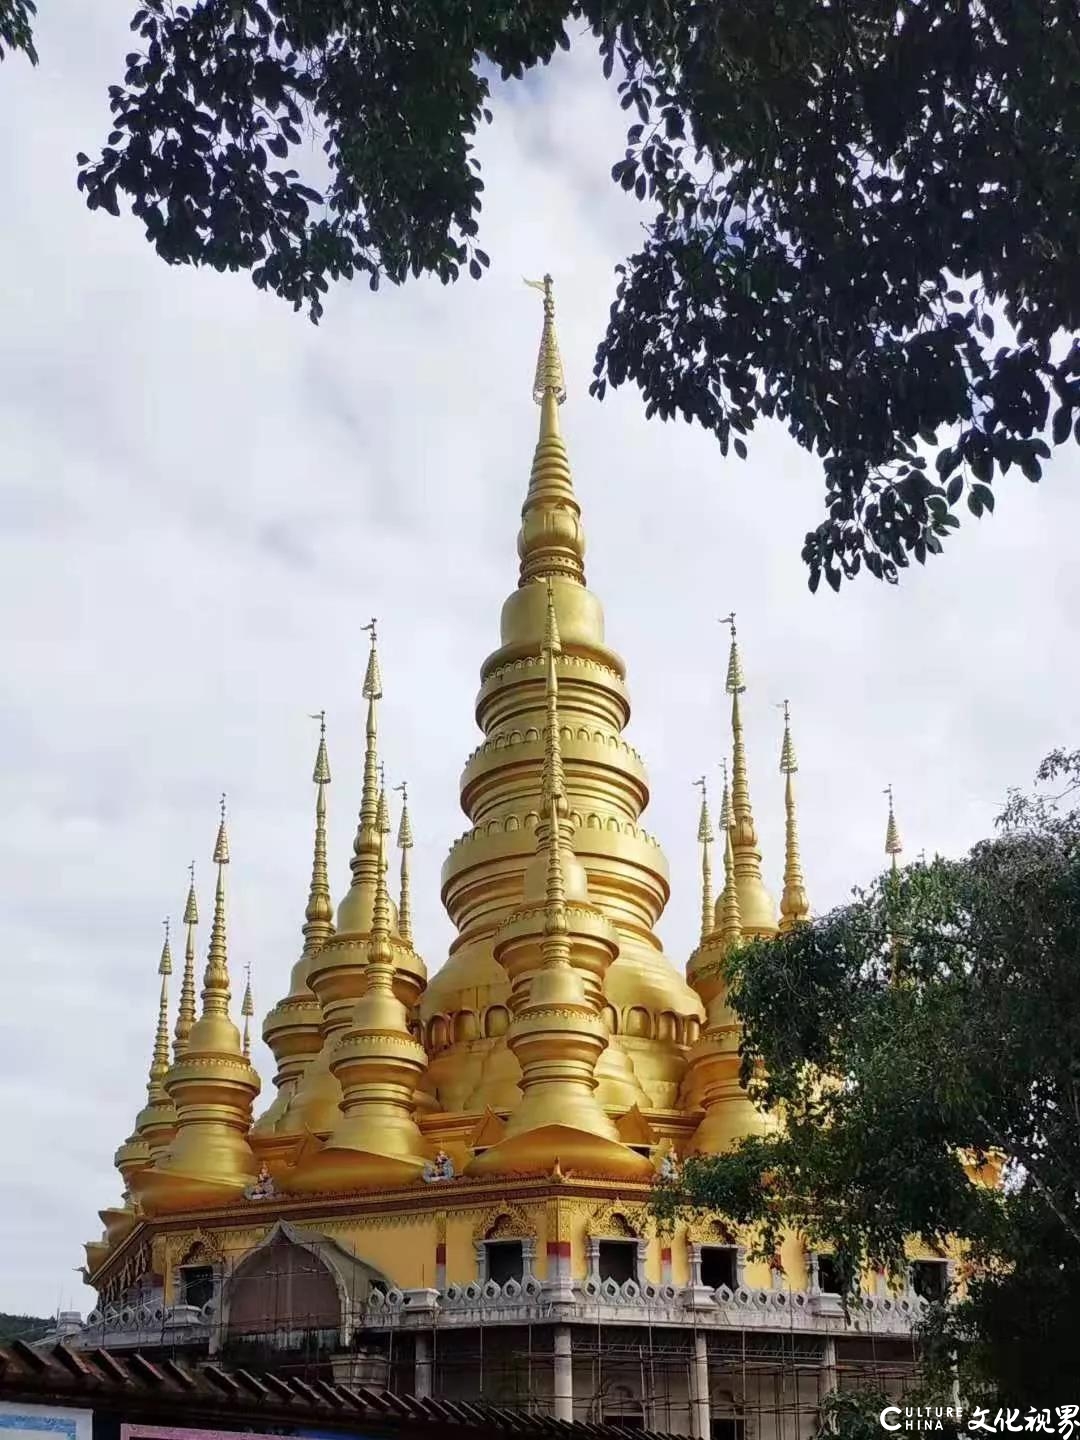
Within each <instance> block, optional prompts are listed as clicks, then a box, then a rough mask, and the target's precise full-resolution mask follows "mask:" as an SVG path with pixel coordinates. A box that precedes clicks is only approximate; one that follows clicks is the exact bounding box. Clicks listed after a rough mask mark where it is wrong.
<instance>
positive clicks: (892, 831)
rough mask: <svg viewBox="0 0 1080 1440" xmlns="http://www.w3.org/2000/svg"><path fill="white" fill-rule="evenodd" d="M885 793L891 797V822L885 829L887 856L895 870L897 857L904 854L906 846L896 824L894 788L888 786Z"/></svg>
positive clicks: (889, 821)
mask: <svg viewBox="0 0 1080 1440" xmlns="http://www.w3.org/2000/svg"><path fill="white" fill-rule="evenodd" d="M884 793H885V794H886V795H887V796H888V797H889V820H888V824H887V825H886V827H885V854H886V855H888V856H889V859H890V861H891V862H892V868H893V869H894V870H895V869H896V865H897V861H896V857H897V856H898V855H899V854H900V853H901V852H902V850H903V848H904V846H903V843H902V842H901V839H900V827H899V825H897V823H896V812H895V810H894V809H893V788H892V786H891V785H886V786H885V790H884Z"/></svg>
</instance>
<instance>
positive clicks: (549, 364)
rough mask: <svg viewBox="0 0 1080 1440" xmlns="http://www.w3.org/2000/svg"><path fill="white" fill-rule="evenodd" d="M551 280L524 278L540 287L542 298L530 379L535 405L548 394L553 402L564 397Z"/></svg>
mask: <svg viewBox="0 0 1080 1440" xmlns="http://www.w3.org/2000/svg"><path fill="white" fill-rule="evenodd" d="M554 283H555V282H554V281H553V280H552V278H551V276H550V275H545V276H544V278H543V280H526V281H525V284H526V285H529V286H531V287H532V288H533V289H534V290H539V291H540V292H541V293H542V294H543V297H544V328H543V331H542V332H541V335H540V353H539V355H538V356H537V357H536V375H535V377H534V379H533V399H534V400H535V401H536V403H537V405H542V404H543V403H544V396H545V395H547V394H549V393H550V394H551V395H553V396H554V397H555V401H556V404H559V405H561V404H562V403H563V401H564V400H565V399H566V376H565V375H564V373H563V364H562V356H561V355H560V354H559V339H558V336H557V335H556V334H555V296H554V294H553V293H552V291H553V286H554Z"/></svg>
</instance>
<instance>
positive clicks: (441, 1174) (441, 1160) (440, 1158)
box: [424, 1150, 454, 1184]
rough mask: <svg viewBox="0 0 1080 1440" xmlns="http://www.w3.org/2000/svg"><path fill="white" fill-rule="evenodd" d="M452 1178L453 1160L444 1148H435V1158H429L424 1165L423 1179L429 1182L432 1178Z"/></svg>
mask: <svg viewBox="0 0 1080 1440" xmlns="http://www.w3.org/2000/svg"><path fill="white" fill-rule="evenodd" d="M453 1178H454V1162H453V1161H452V1160H451V1159H450V1156H449V1155H447V1153H446V1151H445V1150H437V1151H436V1152H435V1159H434V1160H429V1161H428V1162H427V1164H426V1165H425V1166H424V1179H425V1180H426V1181H427V1182H428V1184H430V1183H431V1182H432V1181H433V1180H452V1179H453Z"/></svg>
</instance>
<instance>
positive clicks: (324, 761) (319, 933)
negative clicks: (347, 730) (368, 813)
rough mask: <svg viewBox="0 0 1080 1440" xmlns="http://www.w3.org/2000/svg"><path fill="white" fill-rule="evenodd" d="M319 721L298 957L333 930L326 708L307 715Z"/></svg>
mask: <svg viewBox="0 0 1080 1440" xmlns="http://www.w3.org/2000/svg"><path fill="white" fill-rule="evenodd" d="M309 718H310V719H312V720H318V722H319V748H318V750H317V751H316V754H315V768H314V770H313V771H312V773H311V779H312V781H313V783H314V784H315V785H316V786H317V787H318V788H317V789H316V792H315V847H314V855H313V858H312V862H311V889H310V890H309V891H308V902H307V908H306V909H305V911H304V924H303V926H302V927H301V930H302V934H303V936H304V948H303V951H302V952H301V960H310V959H311V957H312V956H313V955H316V954H318V952H319V951H320V950H321V949H322V947H323V946H324V945H325V944H326V942H327V940H329V939H330V936H331V935H332V934H333V933H334V910H333V905H332V903H331V900H330V876H329V874H328V871H327V865H326V787H327V785H329V784H330V760H329V758H328V756H327V753H326V711H325V710H320V711H319V713H318V714H317V715H312V716H310V717H309Z"/></svg>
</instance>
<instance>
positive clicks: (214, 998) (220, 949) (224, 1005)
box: [202, 794, 230, 1017]
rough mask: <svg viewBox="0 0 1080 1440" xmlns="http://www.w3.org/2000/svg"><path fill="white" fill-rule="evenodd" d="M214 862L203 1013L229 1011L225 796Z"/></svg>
mask: <svg viewBox="0 0 1080 1440" xmlns="http://www.w3.org/2000/svg"><path fill="white" fill-rule="evenodd" d="M212 858H213V861H214V864H215V865H216V866H217V867H218V872H217V886H216V888H215V890H214V922H213V924H212V925H211V927H210V949H209V951H208V953H207V958H206V973H205V974H204V976H203V992H202V1002H203V1008H202V1013H203V1015H222V1016H225V1017H228V1014H229V998H230V996H229V955H228V941H227V936H226V932H225V866H226V865H228V863H229V837H228V834H227V833H226V830H225V796H224V794H223V795H222V797H221V822H220V824H219V825H218V833H217V840H216V842H215V844H214V854H213V857H212Z"/></svg>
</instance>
